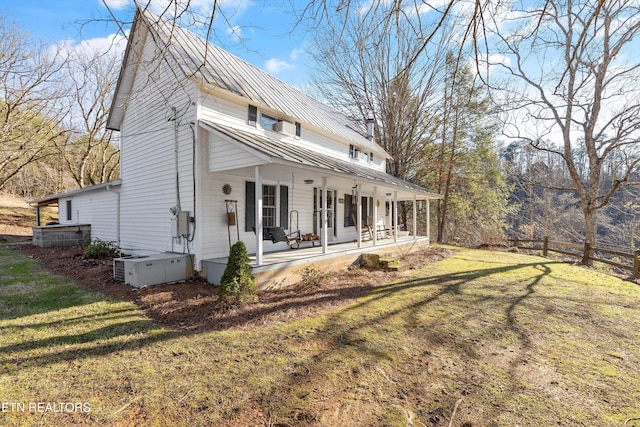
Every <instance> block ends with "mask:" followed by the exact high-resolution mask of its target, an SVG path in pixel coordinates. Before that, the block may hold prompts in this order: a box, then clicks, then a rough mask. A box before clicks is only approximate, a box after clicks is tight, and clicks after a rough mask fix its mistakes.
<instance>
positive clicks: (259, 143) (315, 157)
mask: <svg viewBox="0 0 640 427" xmlns="http://www.w3.org/2000/svg"><path fill="white" fill-rule="evenodd" d="M200 123H202V124H204V126H205V128H206V129H208V130H211V131H214V132H217V133H219V134H221V135H223V136H224V137H227V138H231V139H233V140H234V141H236V142H238V143H240V144H242V145H243V146H245V147H247V148H250V149H251V150H255V151H258V152H260V153H262V154H264V155H266V156H268V157H270V158H272V159H274V158H275V159H277V160H282V161H284V162H287V163H289V164H292V165H293V166H295V165H296V164H298V165H301V166H310V167H313V168H318V169H324V170H330V171H333V172H337V173H339V174H345V175H347V176H348V177H349V178H358V179H363V180H367V181H374V182H376V183H379V184H381V185H386V186H389V187H394V188H396V189H398V187H399V189H400V190H404V191H410V192H412V193H419V194H422V195H425V196H428V197H429V198H434V199H435V198H440V195H438V194H435V193H432V192H430V191H428V190H427V189H425V188H423V187H421V186H419V185H416V184H412V183H410V182H407V181H404V180H402V179H400V178H397V177H395V176H392V175H389V174H388V173H385V172H382V171H379V170H376V169H371V168H369V167H366V166H361V165H358V164H354V163H351V162H349V161H344V160H340V159H336V158H333V157H330V156H327V155H325V154H320V153H318V152H316V151H313V150H309V149H306V148H303V147H299V146H295V145H291V144H287V143H286V142H282V141H279V140H276V139H272V138H269V137H266V136H261V135H256V134H253V133H250V132H245V131H242V130H239V129H235V128H231V127H227V126H222V125H219V124H216V123H211V122H209V121H206V120H201V121H200Z"/></svg>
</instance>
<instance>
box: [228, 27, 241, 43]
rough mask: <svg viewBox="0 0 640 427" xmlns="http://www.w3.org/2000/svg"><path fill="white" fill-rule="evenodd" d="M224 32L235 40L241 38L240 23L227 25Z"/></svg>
mask: <svg viewBox="0 0 640 427" xmlns="http://www.w3.org/2000/svg"><path fill="white" fill-rule="evenodd" d="M226 32H227V35H228V36H229V37H231V38H232V39H234V40H236V41H237V40H240V39H242V27H241V26H240V25H234V26H233V27H229V28H227V31H226Z"/></svg>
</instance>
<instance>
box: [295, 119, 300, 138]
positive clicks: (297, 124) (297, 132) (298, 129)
mask: <svg viewBox="0 0 640 427" xmlns="http://www.w3.org/2000/svg"><path fill="white" fill-rule="evenodd" d="M300 128H301V126H300V122H296V136H297V137H298V138H300Z"/></svg>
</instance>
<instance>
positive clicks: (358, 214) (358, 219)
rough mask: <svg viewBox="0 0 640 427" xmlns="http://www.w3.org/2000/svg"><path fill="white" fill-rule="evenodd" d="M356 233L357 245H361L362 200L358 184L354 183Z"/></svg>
mask: <svg viewBox="0 0 640 427" xmlns="http://www.w3.org/2000/svg"><path fill="white" fill-rule="evenodd" d="M356 203H357V204H356V206H357V209H356V233H358V247H359V248H361V247H362V201H361V200H360V184H358V185H356Z"/></svg>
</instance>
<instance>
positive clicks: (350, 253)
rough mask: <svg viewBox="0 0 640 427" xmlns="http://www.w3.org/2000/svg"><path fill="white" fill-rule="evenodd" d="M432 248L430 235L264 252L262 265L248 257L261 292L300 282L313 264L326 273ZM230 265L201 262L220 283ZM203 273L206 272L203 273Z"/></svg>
mask: <svg viewBox="0 0 640 427" xmlns="http://www.w3.org/2000/svg"><path fill="white" fill-rule="evenodd" d="M428 246H429V237H428V236H416V237H414V236H398V237H397V239H393V238H390V239H378V240H376V242H375V244H374V241H373V240H368V241H361V242H360V243H359V244H358V242H357V241H355V242H348V243H335V244H329V245H328V246H327V249H326V251H325V250H324V248H323V247H322V246H315V247H313V246H310V247H305V248H300V249H287V250H282V251H276V252H264V254H263V255H262V260H261V263H260V265H257V263H256V256H255V254H251V255H249V258H250V260H251V267H252V272H253V276H254V278H255V280H256V284H257V286H258V288H259V289H275V288H280V287H285V286H289V285H292V284H294V283H296V282H298V281H299V280H300V270H301V269H302V268H303V267H304V266H305V265H306V264H311V263H313V264H314V265H315V266H317V267H319V268H320V269H322V270H323V271H335V270H341V269H344V268H347V267H348V266H350V265H353V264H354V263H356V262H357V261H358V259H359V258H360V255H361V254H363V253H371V252H374V253H377V254H381V255H395V256H400V255H403V254H408V253H411V252H415V251H418V250H421V249H424V248H427V247H428ZM226 265H227V258H215V259H205V260H202V267H203V270H206V276H207V280H208V281H209V282H210V283H214V284H218V283H220V278H221V277H222V274H223V273H224V269H225V267H226ZM203 273H204V271H203Z"/></svg>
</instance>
